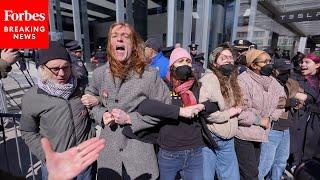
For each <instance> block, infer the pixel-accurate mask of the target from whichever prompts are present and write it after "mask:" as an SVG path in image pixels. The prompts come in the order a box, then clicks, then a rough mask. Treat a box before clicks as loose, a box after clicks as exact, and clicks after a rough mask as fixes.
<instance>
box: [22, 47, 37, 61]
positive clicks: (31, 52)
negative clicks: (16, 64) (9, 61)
mask: <svg viewBox="0 0 320 180" xmlns="http://www.w3.org/2000/svg"><path fill="white" fill-rule="evenodd" d="M19 54H20V57H21V58H23V59H25V58H27V59H30V60H33V61H34V60H35V59H36V54H37V50H35V49H20V50H19Z"/></svg>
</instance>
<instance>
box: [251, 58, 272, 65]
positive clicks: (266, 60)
mask: <svg viewBox="0 0 320 180" xmlns="http://www.w3.org/2000/svg"><path fill="white" fill-rule="evenodd" d="M254 63H257V64H258V63H264V64H271V59H265V60H263V61H255V62H254Z"/></svg>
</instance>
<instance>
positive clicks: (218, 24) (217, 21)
mask: <svg viewBox="0 0 320 180" xmlns="http://www.w3.org/2000/svg"><path fill="white" fill-rule="evenodd" d="M224 12H225V8H224V7H223V5H221V4H215V5H214V6H213V11H212V17H213V20H212V26H211V27H212V31H211V33H212V34H211V37H212V40H211V43H212V44H211V45H212V48H213V49H215V48H216V47H217V46H218V44H219V39H220V38H222V36H221V35H223V34H224V32H223V28H224V27H223V26H224V20H225V13H224Z"/></svg>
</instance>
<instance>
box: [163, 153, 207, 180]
mask: <svg viewBox="0 0 320 180" xmlns="http://www.w3.org/2000/svg"><path fill="white" fill-rule="evenodd" d="M202 161H203V157H202V147H199V148H195V149H188V150H183V151H167V150H164V149H162V148H160V151H159V153H158V163H159V171H160V180H174V179H175V177H176V175H177V173H178V172H180V175H181V177H182V179H183V180H198V179H203V178H202V177H203V176H202V172H203V170H202Z"/></svg>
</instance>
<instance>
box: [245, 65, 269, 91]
mask: <svg viewBox="0 0 320 180" xmlns="http://www.w3.org/2000/svg"><path fill="white" fill-rule="evenodd" d="M247 71H248V72H249V73H250V76H251V78H252V79H253V80H254V81H256V82H257V83H258V84H259V85H260V86H262V87H263V89H264V90H265V91H267V92H268V90H269V87H270V85H271V82H272V78H271V76H270V77H269V76H262V75H259V74H256V73H255V72H253V71H251V70H249V69H248V70H247Z"/></svg>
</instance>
